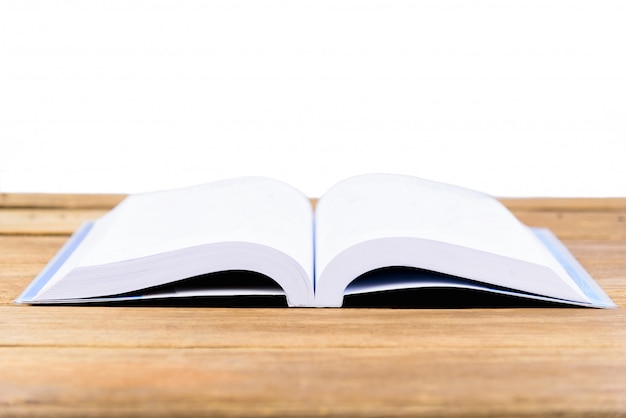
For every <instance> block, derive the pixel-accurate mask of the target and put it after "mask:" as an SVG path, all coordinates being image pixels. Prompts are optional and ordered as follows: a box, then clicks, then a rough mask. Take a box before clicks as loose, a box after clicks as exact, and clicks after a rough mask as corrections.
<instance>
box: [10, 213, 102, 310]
mask: <svg viewBox="0 0 626 418" xmlns="http://www.w3.org/2000/svg"><path fill="white" fill-rule="evenodd" d="M93 225H94V221H90V222H85V223H83V224H82V225H81V226H80V227H79V228H78V229H77V230H76V231H75V232H74V233H73V234H72V235H71V236H70V238H69V239H68V240H67V241H66V242H65V244H63V246H62V247H61V249H60V250H59V251H58V252H57V253H56V254H55V255H54V257H52V259H51V260H50V261H49V262H48V264H46V266H45V267H44V268H43V270H41V272H40V273H39V274H38V275H37V276H36V277H35V278H34V279H33V281H32V282H31V283H30V284H29V285H28V286H27V287H26V289H24V291H23V292H22V293H21V294H20V295H19V296H18V297H17V298H16V299H15V300H14V301H13V303H16V304H27V303H33V302H34V297H35V296H36V295H37V293H38V292H39V291H40V290H41V289H42V288H43V287H44V286H45V285H46V283H48V281H50V279H51V278H52V277H53V276H54V274H55V273H56V272H57V271H58V270H59V269H60V268H61V266H63V264H64V263H65V262H66V261H67V259H68V258H69V257H70V256H71V255H72V253H74V251H76V249H77V248H78V247H79V245H80V243H81V242H82V241H83V240H84V239H85V237H86V236H87V234H89V231H90V230H91V228H92V227H93Z"/></svg>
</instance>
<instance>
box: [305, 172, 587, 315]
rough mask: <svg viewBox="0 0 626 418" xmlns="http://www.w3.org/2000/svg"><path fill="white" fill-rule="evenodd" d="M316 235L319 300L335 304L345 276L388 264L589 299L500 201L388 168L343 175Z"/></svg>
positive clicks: (326, 200) (326, 201) (324, 205)
mask: <svg viewBox="0 0 626 418" xmlns="http://www.w3.org/2000/svg"><path fill="white" fill-rule="evenodd" d="M316 239H317V242H316V272H317V277H318V280H317V283H316V291H317V295H316V304H318V305H330V306H340V305H341V300H342V298H343V291H344V290H345V288H346V286H347V285H348V284H349V283H350V281H352V280H353V279H355V278H356V277H357V276H358V275H360V274H363V273H365V272H367V271H370V270H372V269H376V268H381V267H389V266H411V267H417V268H425V269H430V270H434V271H438V272H441V273H446V274H450V275H455V276H461V277H466V278H469V279H473V280H483V281H485V282H488V283H491V284H495V285H499V286H504V287H508V288H513V289H519V290H522V291H525V292H530V293H539V294H544V293H546V292H548V293H551V294H552V295H565V296H566V298H569V299H574V300H581V301H587V298H586V296H585V295H584V294H583V293H582V292H581V291H580V290H579V289H578V287H577V286H576V285H575V283H574V282H573V280H572V279H571V278H570V277H569V275H568V274H567V272H566V271H565V270H564V269H563V267H562V266H561V265H560V264H559V263H558V261H557V260H556V259H555V258H554V257H553V256H552V255H551V253H550V252H549V251H548V250H547V249H546V248H545V247H544V246H543V244H541V242H540V241H539V240H538V239H537V238H536V237H535V236H534V234H532V232H531V231H530V230H529V229H528V228H527V227H526V226H524V225H522V224H521V223H520V222H519V221H518V220H517V219H516V218H515V217H514V216H513V215H512V214H511V213H510V212H509V211H508V210H507V209H506V208H505V207H504V206H503V205H502V204H501V203H500V202H498V201H497V200H496V199H494V198H492V197H490V196H487V195H484V194H481V193H478V192H474V191H471V190H467V189H463V188H460V187H454V186H450V185H446V184H442V183H436V182H431V181H427V180H422V179H419V178H415V177H408V176H398V175H386V174H373V175H364V176H358V177H353V178H351V179H347V180H344V181H343V182H340V183H339V184H337V185H336V186H334V187H333V188H331V189H330V190H329V191H328V192H327V193H326V194H325V195H324V196H323V197H322V198H321V199H320V201H319V202H318V204H317V207H316ZM407 240H408V241H407ZM342 257H343V258H342ZM520 266H522V267H523V266H526V267H525V268H521V269H520ZM533 272H535V273H536V272H542V274H540V275H538V276H537V275H536V274H535V273H533ZM528 273H533V274H528Z"/></svg>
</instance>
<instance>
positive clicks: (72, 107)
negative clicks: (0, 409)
mask: <svg viewBox="0 0 626 418" xmlns="http://www.w3.org/2000/svg"><path fill="white" fill-rule="evenodd" d="M365 172H395V173H406V174H412V175H417V176H421V177H426V178H430V179H435V180H440V181H445V182H450V183H455V184H459V185H464V186H467V187H471V188H475V189H478V190H482V191H485V192H488V193H492V194H495V195H498V196H626V3H624V2H609V1H530V0H525V1H493V2H492V1H467V2H466V1H432V2H431V1H421V2H401V1H342V0H339V1H322V0H315V1H258V2H252V1H250V2H249V1H225V2H221V1H216V2H208V1H207V2H205V1H197V2H195V1H182V0H171V1H145V2H143V1H132V0H124V1H103V2H99V1H90V0H85V1H75V2H74V1H60V2H59V1H56V2H55V1H45V2H25V1H18V2H10V1H1V0H0V192H15V191H17V192H33V191H34V192H137V191H147V190H154V189H163V188H169V187H175V186H183V185H189V184H196V183H203V182H207V181H212V180H217V179H222V178H228V177H237V176H244V175H263V176H269V177H274V178H278V179H281V180H284V181H286V182H289V183H291V184H293V185H294V186H296V187H298V188H300V189H301V190H302V191H304V192H305V193H306V194H308V195H311V196H319V195H321V194H322V193H323V192H324V190H326V189H327V188H328V187H329V186H330V185H332V184H333V183H335V182H336V181H338V180H340V179H342V178H344V177H347V176H351V175H354V174H359V173H365Z"/></svg>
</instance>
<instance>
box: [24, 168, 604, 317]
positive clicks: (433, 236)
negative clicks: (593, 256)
mask: <svg viewBox="0 0 626 418" xmlns="http://www.w3.org/2000/svg"><path fill="white" fill-rule="evenodd" d="M232 271H244V272H255V273H258V278H259V280H258V282H256V281H255V280H243V281H241V280H233V281H232V282H231V283H229V282H228V281H226V282H224V280H223V277H229V276H220V272H232ZM219 277H222V279H219ZM189 283H193V285H192V286H190V285H189ZM417 288H455V289H459V288H460V289H471V290H475V291H480V292H492V293H497V294H504V295H512V296H516V297H520V298H526V299H533V300H543V301H551V302H558V303H562V304H567V305H577V306H590V307H598V308H607V307H614V306H615V305H614V304H613V302H612V301H611V299H610V298H609V297H608V296H607V295H606V294H605V293H604V292H603V291H602V290H601V289H600V287H599V286H598V285H597V284H596V283H595V281H594V280H593V279H592V278H591V277H590V276H589V274H587V272H586V271H585V270H584V269H583V268H582V267H581V266H580V264H579V263H578V262H577V261H576V260H575V259H574V257H572V255H571V254H570V253H569V252H568V251H567V249H566V248H565V247H564V246H563V245H562V244H561V243H560V242H559V241H558V239H556V237H555V236H554V235H553V234H551V233H550V232H549V231H547V230H544V229H533V228H528V227H526V226H525V225H523V224H521V223H520V222H519V221H518V220H517V219H516V218H515V217H514V216H513V215H512V214H511V213H510V212H509V211H508V210H507V209H506V208H505V207H504V206H503V205H502V204H501V203H500V202H498V201H497V200H496V199H494V198H492V197H490V196H487V195H484V194H482V193H478V192H475V191H471V190H467V189H463V188H460V187H455V186H450V185H446V184H442V183H437V182H432V181H427V180H423V179H419V178H415V177H408V176H397V175H386V174H372V175H363V176H358V177H353V178H350V179H347V180H344V181H342V182H340V183H338V184H337V185H335V186H333V187H332V188H331V189H330V190H328V192H327V193H326V194H325V195H324V196H322V197H321V198H320V199H319V201H318V202H317V205H316V207H315V209H313V207H312V205H311V203H310V200H309V199H308V198H307V197H306V196H304V195H303V194H302V193H301V192H299V191H298V190H296V189H294V188H292V187H291V186H289V185H287V184H284V183H281V182H279V181H275V180H271V179H266V178H256V177H254V178H240V179H234V180H227V181H221V182H215V183H210V184H204V185H200V186H194V187H189V188H184V189H177V190H169V191H162V192H154V193H146V194H138V195H131V196H129V197H127V198H126V199H125V200H124V201H122V202H121V203H120V204H119V205H118V206H117V207H115V208H114V209H113V210H112V211H110V212H109V213H108V214H106V215H105V216H104V217H102V218H101V219H99V220H97V221H94V222H91V223H88V224H86V225H84V226H83V227H82V228H81V229H80V230H78V231H77V232H76V233H75V234H74V235H73V236H72V237H71V239H70V240H69V241H68V242H67V244H66V245H65V246H64V247H63V248H62V249H61V251H60V252H59V253H58V254H57V255H56V256H55V257H54V259H52V260H51V261H50V263H49V264H48V265H47V266H46V268H45V269H44V270H43V271H42V272H41V274H40V275H39V276H38V277H37V278H35V280H34V281H33V283H31V285H30V286H29V287H28V288H27V289H26V290H25V291H24V292H23V293H22V295H21V296H20V297H19V298H18V299H17V300H16V302H18V303H28V304H57V303H58V304H60V303H82V304H84V303H92V302H95V303H103V302H108V301H124V300H144V299H163V298H177V297H184V298H188V297H211V296H246V295H283V296H284V297H285V298H286V300H287V303H288V305H289V306H301V307H304V306H311V307H339V306H342V304H343V303H344V297H345V296H347V295H357V294H376V293H381V292H395V291H402V290H403V289H417Z"/></svg>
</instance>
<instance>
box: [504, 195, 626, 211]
mask: <svg viewBox="0 0 626 418" xmlns="http://www.w3.org/2000/svg"><path fill="white" fill-rule="evenodd" d="M624 194H626V190H624ZM499 200H500V201H501V202H502V203H503V204H504V205H505V206H506V207H508V208H509V209H510V210H512V211H541V212H545V211H565V212H613V211H619V212H623V211H624V210H626V197H612V198H579V197H558V198H554V197H535V198H529V197H523V198H500V199H499Z"/></svg>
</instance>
